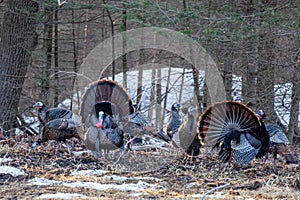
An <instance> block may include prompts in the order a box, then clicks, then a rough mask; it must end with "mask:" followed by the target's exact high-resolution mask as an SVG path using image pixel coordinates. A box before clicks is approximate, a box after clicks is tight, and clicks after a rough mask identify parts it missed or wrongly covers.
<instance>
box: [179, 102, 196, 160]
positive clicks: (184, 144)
mask: <svg viewBox="0 0 300 200" xmlns="http://www.w3.org/2000/svg"><path fill="white" fill-rule="evenodd" d="M178 135H179V142H180V147H181V148H182V149H183V150H184V151H185V154H186V156H185V157H189V156H198V155H199V153H200V147H201V143H200V140H199V137H198V134H197V120H196V117H195V110H194V108H193V107H189V108H188V110H187V114H186V116H185V117H184V120H183V123H182V124H181V125H180V127H179V128H178Z"/></svg>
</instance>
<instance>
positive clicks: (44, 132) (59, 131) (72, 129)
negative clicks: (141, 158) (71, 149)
mask: <svg viewBox="0 0 300 200" xmlns="http://www.w3.org/2000/svg"><path fill="white" fill-rule="evenodd" d="M33 107H34V108H36V109H37V111H38V118H39V121H40V123H41V125H40V130H39V132H40V135H39V138H38V139H37V140H36V141H35V142H34V143H33V144H32V146H31V148H32V149H35V148H36V146H37V145H40V144H41V143H44V142H46V141H48V140H56V141H58V142H60V141H65V140H66V139H70V138H73V137H76V138H78V129H77V127H79V126H80V119H79V117H78V116H76V115H75V114H73V112H72V111H71V110H68V109H65V108H50V109H47V108H46V105H45V104H44V103H42V102H36V103H35V104H34V105H33ZM73 142H74V141H73ZM73 145H74V144H73Z"/></svg>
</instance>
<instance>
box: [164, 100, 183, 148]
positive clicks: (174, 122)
mask: <svg viewBox="0 0 300 200" xmlns="http://www.w3.org/2000/svg"><path fill="white" fill-rule="evenodd" d="M179 109H180V104H179V103H173V104H172V106H171V111H170V117H169V120H168V122H167V124H166V131H167V135H168V136H169V137H170V138H173V137H174V136H175V137H178V128H179V126H180V125H181V123H182V122H181V117H180V114H179ZM175 140H177V141H175V142H176V143H177V144H178V143H179V141H178V140H179V139H175Z"/></svg>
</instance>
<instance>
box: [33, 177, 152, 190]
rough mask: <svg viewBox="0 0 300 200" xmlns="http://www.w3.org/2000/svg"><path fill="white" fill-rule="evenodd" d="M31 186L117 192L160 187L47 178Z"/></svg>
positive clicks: (141, 183) (34, 180) (34, 182)
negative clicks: (112, 190)
mask: <svg viewBox="0 0 300 200" xmlns="http://www.w3.org/2000/svg"><path fill="white" fill-rule="evenodd" d="M28 182H29V185H43V186H45V185H63V186H65V187H72V188H75V187H84V188H90V189H96V190H107V189H115V190H124V191H137V190H143V189H148V188H151V189H155V188H156V187H158V186H157V185H154V184H150V183H147V182H144V181H139V182H138V183H136V184H135V183H129V184H120V185H118V184H101V183H94V182H81V181H78V182H62V181H55V180H49V179H45V178H34V179H31V180H29V181H28Z"/></svg>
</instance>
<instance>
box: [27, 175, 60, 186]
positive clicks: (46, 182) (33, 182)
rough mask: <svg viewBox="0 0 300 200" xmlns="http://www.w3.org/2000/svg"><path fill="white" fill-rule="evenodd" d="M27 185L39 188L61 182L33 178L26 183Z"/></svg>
mask: <svg viewBox="0 0 300 200" xmlns="http://www.w3.org/2000/svg"><path fill="white" fill-rule="evenodd" d="M28 182H29V185H40V186H45V185H58V184H62V183H63V182H62V181H55V180H49V179H46V178H37V177H36V178H33V179H31V180H29V181H28Z"/></svg>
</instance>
